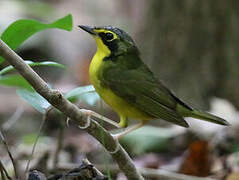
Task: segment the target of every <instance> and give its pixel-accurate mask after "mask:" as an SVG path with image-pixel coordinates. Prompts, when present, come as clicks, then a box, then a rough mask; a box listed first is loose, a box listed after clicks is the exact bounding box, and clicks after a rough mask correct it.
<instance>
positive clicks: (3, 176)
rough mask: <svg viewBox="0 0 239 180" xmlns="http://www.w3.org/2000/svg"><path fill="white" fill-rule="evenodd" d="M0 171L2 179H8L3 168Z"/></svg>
mask: <svg viewBox="0 0 239 180" xmlns="http://www.w3.org/2000/svg"><path fill="white" fill-rule="evenodd" d="M0 173H1V179H2V180H5V179H6V178H5V174H4V172H3V170H2V169H1V170H0Z"/></svg>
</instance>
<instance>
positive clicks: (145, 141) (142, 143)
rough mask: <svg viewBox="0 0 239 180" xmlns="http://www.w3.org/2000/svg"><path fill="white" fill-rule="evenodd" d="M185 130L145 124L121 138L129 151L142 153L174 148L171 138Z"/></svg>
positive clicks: (136, 153)
mask: <svg viewBox="0 0 239 180" xmlns="http://www.w3.org/2000/svg"><path fill="white" fill-rule="evenodd" d="M184 132H185V131H184V129H183V128H178V127H177V128H160V127H153V126H143V127H141V128H139V129H137V130H135V131H133V132H131V133H129V134H127V135H126V136H124V137H123V138H122V139H120V143H121V144H122V145H123V147H125V148H126V150H127V152H131V153H132V154H135V155H140V154H143V153H145V152H162V151H169V150H170V148H171V149H172V148H173V145H172V143H171V142H170V140H172V138H174V137H178V136H179V135H181V134H183V133H184Z"/></svg>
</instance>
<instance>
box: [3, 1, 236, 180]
mask: <svg viewBox="0 0 239 180" xmlns="http://www.w3.org/2000/svg"><path fill="white" fill-rule="evenodd" d="M69 13H70V14H72V16H73V23H74V24H73V31H71V32H66V31H61V30H56V29H51V30H46V31H42V32H40V33H37V34H36V35H34V36H33V37H31V38H30V39H29V40H27V41H26V42H24V44H23V45H22V46H21V47H20V48H18V49H17V51H16V52H17V53H18V54H19V55H20V56H21V57H22V58H24V59H25V60H32V61H37V62H39V61H46V60H51V61H56V62H59V63H62V64H65V65H66V66H67V70H61V69H54V68H53V69H52V68H50V67H49V68H35V70H36V71H37V72H38V73H39V74H40V75H41V76H42V77H43V78H44V80H46V81H47V82H48V83H49V84H51V85H52V86H53V87H54V88H57V89H59V90H61V91H63V92H68V91H69V90H71V89H73V88H76V87H78V86H84V85H89V84H90V82H89V77H88V67H89V64H90V60H91V58H92V57H93V55H94V53H95V51H96V44H95V42H94V40H93V39H92V38H91V37H90V36H89V35H88V34H87V33H85V32H83V31H81V30H80V29H79V28H78V27H77V25H95V26H104V25H112V26H116V27H119V28H121V29H123V30H125V31H126V32H128V33H129V34H130V35H131V37H132V38H133V39H134V40H135V42H136V44H137V46H138V48H139V50H140V52H141V57H142V59H143V61H144V62H145V63H146V64H147V65H148V66H149V67H150V68H151V69H152V71H153V72H154V73H155V74H156V75H157V77H158V78H159V79H161V80H162V81H163V82H164V83H165V84H166V85H167V86H168V87H170V88H171V89H172V90H173V91H174V92H175V94H176V95H177V96H179V97H181V99H183V100H184V101H185V102H187V103H188V104H189V105H192V106H193V107H195V108H199V109H202V110H207V111H210V112H212V113H214V114H217V115H219V116H221V117H223V118H225V119H227V120H228V121H229V122H230V123H231V124H232V126H231V127H229V128H225V127H222V126H219V125H214V124H210V123H207V122H202V121H197V120H194V119H189V120H188V122H189V124H190V125H191V126H192V127H191V128H189V129H184V128H181V127H177V126H174V125H170V124H168V123H166V122H161V121H157V122H150V124H149V125H151V126H147V127H145V128H141V129H140V130H138V131H136V132H135V133H132V134H131V135H129V136H127V137H125V138H124V139H123V140H122V144H123V145H124V147H125V148H126V150H127V152H129V154H130V155H131V156H132V158H133V159H134V161H135V163H136V165H137V166H138V167H149V168H155V169H157V168H162V169H166V170H169V171H176V172H180V173H185V174H191V175H195V176H202V177H205V176H211V177H213V178H216V179H223V178H224V179H225V178H228V179H229V178H231V177H232V176H234V175H235V174H236V175H238V174H237V171H238V170H239V157H238V151H239V140H238V135H239V132H238V130H237V129H238V128H239V123H238V118H239V113H238V110H237V109H238V108H239V101H238V98H239V96H238V94H239V92H238V89H239V80H238V77H239V61H238V59H239V53H238V47H239V36H238V29H239V2H238V1H233V0H228V1H223V0H211V1H198V0H180V1H168V0H150V1H149V0H130V1H128V0H121V1H116V0H115V1H112V0H100V1H89V0H0V33H1V32H3V31H4V29H6V28H7V27H8V26H9V25H10V24H11V23H13V22H14V21H16V20H18V19H36V20H39V21H41V22H44V23H49V22H52V21H54V20H56V19H58V18H60V17H63V16H65V15H67V14H69ZM7 65H8V64H7V63H6V62H4V63H3V64H1V65H0V69H2V68H4V67H5V66H7ZM0 102H2V103H0V123H1V127H2V129H4V130H5V132H6V137H7V139H8V141H9V144H10V145H11V146H13V147H17V148H15V151H16V152H15V151H14V153H16V154H17V155H16V157H18V158H19V159H21V158H22V157H23V156H22V154H24V153H23V152H25V151H26V149H28V150H27V151H29V152H30V150H31V149H30V147H31V146H28V145H29V143H30V142H32V141H31V139H33V141H34V138H35V136H36V134H37V132H38V130H39V125H40V123H41V119H42V115H41V114H39V113H38V112H37V111H36V110H34V109H33V108H32V107H31V106H29V105H28V104H27V103H26V102H24V101H23V100H22V99H20V98H19V96H17V95H16V91H15V89H14V88H9V87H4V86H0ZM3 102H4V103H3ZM78 104H79V106H81V107H85V108H88V109H92V110H95V111H97V112H99V113H101V114H104V115H105V116H107V117H109V118H111V119H114V120H116V121H118V117H117V115H116V114H115V113H114V112H113V111H112V110H111V109H110V108H109V107H108V106H107V105H105V104H103V103H102V102H101V101H100V100H99V99H98V100H97V101H96V102H95V103H93V104H89V103H83V102H78ZM12 119H14V121H13V120H12ZM9 122H14V123H10V125H9ZM131 123H134V121H132V122H131ZM26 124H27V126H26ZM59 124H60V123H59V120H57V119H56V118H52V119H51V120H49V121H47V122H45V124H44V128H43V132H42V136H43V137H44V138H46V139H44V138H42V141H39V142H38V144H39V147H38V148H36V153H35V154H36V158H35V159H36V161H38V159H37V157H38V158H41V157H42V156H43V154H44V153H46V152H51V151H53V152H54V150H55V147H56V146H57V139H58V137H59V135H58V133H59V129H61V128H62V127H63V126H65V124H61V125H59ZM6 127H7V128H6ZM106 127H107V126H106ZM64 137H65V138H64V142H63V145H62V146H63V150H62V152H63V153H65V155H63V158H60V161H63V162H67V163H69V162H71V163H79V162H80V161H81V160H82V158H85V157H87V158H88V159H89V160H90V161H92V163H93V164H100V165H102V167H104V168H102V169H104V171H106V172H107V169H112V167H111V164H112V160H111V159H110V157H109V156H108V155H107V153H105V152H104V150H103V149H101V146H100V145H99V144H98V143H97V142H96V141H95V140H93V138H91V137H90V136H89V135H87V134H85V133H84V131H81V130H79V129H77V128H75V127H73V126H71V127H69V128H66V129H65V130H64ZM58 140H59V139H58ZM146 142H147V143H146ZM49 143H50V144H52V146H54V147H51V146H46V144H49ZM53 144H54V145H53ZM136 144H137V145H136ZM30 145H32V144H31V143H30ZM40 147H41V148H40ZM43 147H44V148H43ZM38 151H39V153H37V152H38ZM40 151H41V153H40ZM99 151H100V153H101V154H103V155H102V156H100V155H99V154H98V153H99ZM0 152H1V154H0V158H5V161H4V162H7V163H9V160H8V158H7V157H6V156H5V155H6V152H5V151H4V149H3V148H2V147H1V149H0ZM68 156H69V157H68ZM66 157H67V158H68V159H67V158H66ZM64 158H65V159H64ZM70 159H71V160H70ZM32 164H34V163H32ZM37 164H38V163H37V162H36V163H35V164H34V165H36V166H37ZM59 164H60V163H59ZM111 172H112V174H113V175H112V176H113V177H115V179H116V178H118V179H120V178H121V179H123V176H122V175H121V174H118V173H113V171H111ZM236 175H235V176H236ZM237 177H238V179H239V176H237ZM113 179H114V178H113ZM156 179H157V178H156Z"/></svg>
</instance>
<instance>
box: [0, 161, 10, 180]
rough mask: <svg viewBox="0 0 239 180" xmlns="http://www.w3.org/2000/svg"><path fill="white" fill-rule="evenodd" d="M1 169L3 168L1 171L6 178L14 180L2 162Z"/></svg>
mask: <svg viewBox="0 0 239 180" xmlns="http://www.w3.org/2000/svg"><path fill="white" fill-rule="evenodd" d="M0 168H1V171H2V172H3V173H4V174H5V176H6V177H7V178H8V179H9V180H12V178H11V177H10V176H9V174H8V172H7V170H6V168H5V167H4V165H3V163H2V162H1V161H0Z"/></svg>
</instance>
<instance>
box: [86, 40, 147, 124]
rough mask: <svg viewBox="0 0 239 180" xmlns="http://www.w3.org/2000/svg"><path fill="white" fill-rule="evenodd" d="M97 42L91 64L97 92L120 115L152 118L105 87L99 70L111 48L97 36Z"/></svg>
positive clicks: (91, 74) (145, 118) (92, 78)
mask: <svg viewBox="0 0 239 180" xmlns="http://www.w3.org/2000/svg"><path fill="white" fill-rule="evenodd" d="M96 43H97V52H96V54H95V55H94V57H93V59H92V61H91V64H90V70H89V73H90V81H91V83H92V84H93V86H94V87H95V90H96V92H97V93H98V94H99V95H100V97H101V98H102V99H103V100H104V101H105V102H106V103H107V104H108V105H109V106H111V107H112V108H113V109H114V110H115V111H116V112H117V113H118V114H119V116H124V117H131V118H136V119H140V120H148V119H151V118H150V117H149V116H148V115H146V114H145V113H144V112H142V111H140V110H138V109H137V108H135V107H134V106H133V105H132V104H129V103H128V102H126V101H125V100H124V99H122V98H121V97H119V96H117V95H116V94H114V93H113V92H112V91H111V90H110V89H109V88H106V87H103V86H102V83H101V80H100V79H99V71H100V68H101V66H102V65H103V64H102V63H104V62H103V59H104V58H105V57H106V56H109V55H110V50H109V49H108V48H107V47H106V46H104V45H103V42H102V41H101V40H100V39H98V38H97V37H96Z"/></svg>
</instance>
